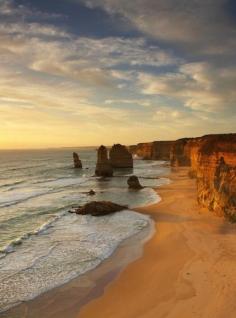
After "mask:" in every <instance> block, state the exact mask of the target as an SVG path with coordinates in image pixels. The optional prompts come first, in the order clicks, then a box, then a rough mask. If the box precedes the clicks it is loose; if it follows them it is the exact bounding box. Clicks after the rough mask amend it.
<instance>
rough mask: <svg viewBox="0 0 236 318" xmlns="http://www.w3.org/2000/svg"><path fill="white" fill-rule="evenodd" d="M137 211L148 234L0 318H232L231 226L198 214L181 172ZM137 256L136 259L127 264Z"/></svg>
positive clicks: (235, 310)
mask: <svg viewBox="0 0 236 318" xmlns="http://www.w3.org/2000/svg"><path fill="white" fill-rule="evenodd" d="M170 178H171V180H172V182H171V183H170V184H169V185H166V186H162V187H161V188H159V189H158V194H160V196H161V197H162V201H161V202H160V203H158V204H155V205H152V206H149V207H144V208H140V209H138V211H139V212H142V213H147V214H149V215H151V216H152V218H153V220H154V222H155V230H156V231H155V233H154V235H153V236H152V237H151V239H150V240H148V242H147V243H146V244H145V245H144V249H142V244H140V242H141V241H143V239H144V238H145V237H147V233H145V232H142V234H140V235H142V236H143V237H139V236H136V237H133V238H131V239H129V240H127V241H125V242H124V243H123V244H122V245H121V246H120V248H118V249H117V251H116V252H115V253H114V254H113V256H112V257H110V258H109V259H108V260H106V261H105V262H103V264H101V265H100V266H99V267H98V268H97V269H95V270H93V271H91V272H89V273H87V274H85V275H83V276H81V277H79V278H78V279H75V280H73V281H72V282H70V283H68V284H65V285H64V286H61V287H60V288H56V289H54V290H52V291H50V292H48V293H45V294H44V295H42V296H40V297H38V298H36V299H35V300H33V301H30V302H27V303H25V304H22V305H20V306H18V307H16V308H15V309H13V310H11V311H10V312H8V313H6V315H4V316H1V315H0V317H7V318H10V317H11V318H16V317H17V318H19V317H20V318H24V317H27V318H31V317H34V318H39V317H44V318H56V317H57V318H62V317H63V318H104V317H106V318H139V317H140V318H141V317H143V318H163V317H168V318H180V317H181V318H192V317H193V318H194V317H198V318H200V317H201V318H225V317H227V318H235V317H236V302H235V290H236V266H235V264H236V244H235V239H236V226H235V225H232V224H229V223H227V222H226V221H224V220H223V219H221V218H218V217H216V216H214V215H213V214H212V213H210V212H208V211H206V210H205V209H202V208H200V207H199V206H198V204H197V202H196V186H195V181H194V180H191V179H189V178H188V176H187V169H179V170H176V171H174V172H172V173H171V176H170ZM134 258H136V260H134Z"/></svg>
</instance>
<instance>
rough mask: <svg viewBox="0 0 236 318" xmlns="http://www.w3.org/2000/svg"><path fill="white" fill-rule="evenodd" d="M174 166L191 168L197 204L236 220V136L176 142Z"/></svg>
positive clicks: (213, 136) (173, 157)
mask: <svg viewBox="0 0 236 318" xmlns="http://www.w3.org/2000/svg"><path fill="white" fill-rule="evenodd" d="M171 164H172V166H191V168H190V176H191V177H195V178H196V182H197V199H198V202H199V203H200V204H201V205H203V206H205V207H207V208H208V209H209V210H211V211H214V212H215V213H216V214H218V215H221V216H222V215H223V216H225V217H226V218H228V219H230V220H232V221H236V134H225V135H223V134H222V135H206V136H203V137H199V138H191V139H187V138H185V139H180V140H177V141H176V142H175V144H174V146H173V147H172V151H171Z"/></svg>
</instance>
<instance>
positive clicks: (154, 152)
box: [129, 141, 174, 160]
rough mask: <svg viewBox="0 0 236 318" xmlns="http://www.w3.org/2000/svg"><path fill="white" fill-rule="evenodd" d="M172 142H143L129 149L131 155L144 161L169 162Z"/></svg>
mask: <svg viewBox="0 0 236 318" xmlns="http://www.w3.org/2000/svg"><path fill="white" fill-rule="evenodd" d="M173 143H174V141H153V142H144V143H139V144H137V145H133V146H130V147H129V150H130V152H131V153H132V154H134V155H136V156H138V157H140V158H143V159H145V160H170V150H171V147H172V145H173Z"/></svg>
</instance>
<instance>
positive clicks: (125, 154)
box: [110, 144, 133, 168]
mask: <svg viewBox="0 0 236 318" xmlns="http://www.w3.org/2000/svg"><path fill="white" fill-rule="evenodd" d="M110 163H111V165H112V167H113V168H133V157H132V154H131V153H130V152H129V151H128V149H127V148H126V147H125V146H123V145H120V144H115V145H113V146H112V148H111V150H110Z"/></svg>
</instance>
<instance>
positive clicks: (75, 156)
mask: <svg viewBox="0 0 236 318" xmlns="http://www.w3.org/2000/svg"><path fill="white" fill-rule="evenodd" d="M73 159H74V167H75V168H76V169H78V168H79V169H81V168H82V162H81V160H80V159H79V156H78V154H77V153H76V152H73Z"/></svg>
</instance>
